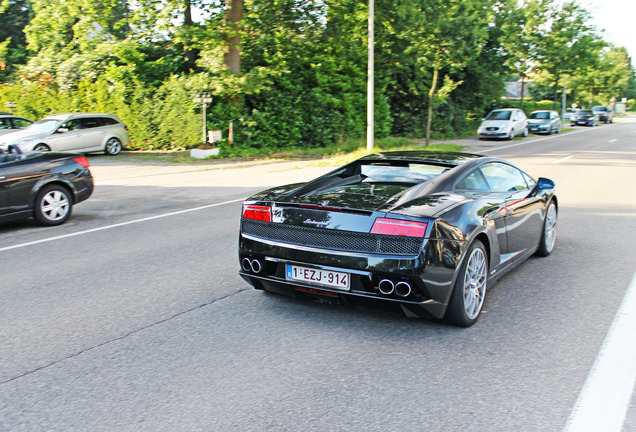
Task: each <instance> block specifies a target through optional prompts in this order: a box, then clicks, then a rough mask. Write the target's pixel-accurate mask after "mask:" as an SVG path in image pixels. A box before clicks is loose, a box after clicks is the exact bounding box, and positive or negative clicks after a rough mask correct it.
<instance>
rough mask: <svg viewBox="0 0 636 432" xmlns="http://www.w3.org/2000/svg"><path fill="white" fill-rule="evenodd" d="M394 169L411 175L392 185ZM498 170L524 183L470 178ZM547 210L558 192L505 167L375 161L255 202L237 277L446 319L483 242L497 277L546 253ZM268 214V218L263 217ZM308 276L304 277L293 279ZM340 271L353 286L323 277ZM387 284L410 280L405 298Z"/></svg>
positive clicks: (447, 158) (460, 159) (465, 158)
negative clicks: (469, 260) (470, 253)
mask: <svg viewBox="0 0 636 432" xmlns="http://www.w3.org/2000/svg"><path fill="white" fill-rule="evenodd" d="M393 168H398V169H400V170H402V171H403V172H404V173H409V172H411V174H412V175H413V177H408V176H402V175H397V176H394V177H393V178H392V179H391V178H390V176H386V175H385V174H387V173H388V172H389V171H390V170H391V169H393ZM501 168H505V170H508V171H510V172H512V173H513V174H514V175H516V176H517V179H516V180H517V183H518V186H515V187H512V188H509V187H508V185H507V184H502V186H501V187H497V186H496V185H495V186H490V187H488V188H486V187H485V186H483V185H482V186H479V185H477V186H476V187H473V186H475V185H476V183H474V181H473V180H474V179H473V177H475V176H477V175H481V174H479V173H481V172H482V171H484V172H488V170H490V172H491V174H493V173H494V174H496V173H497V172H496V170H498V169H501ZM427 176H430V178H427ZM488 178H489V179H490V180H489V181H490V182H491V183H493V184H494V182H496V181H497V176H494V175H491V176H490V177H488ZM504 180H505V179H504ZM504 180H502V181H504ZM486 186H487V185H486ZM480 188H481V189H482V190H480ZM502 188H503V189H502ZM486 189H488V190H486ZM550 202H556V196H555V195H554V183H552V182H551V181H549V180H545V181H539V182H537V181H535V180H534V179H532V177H530V176H529V175H528V174H526V173H525V172H523V171H521V170H520V169H518V168H517V167H514V166H513V165H511V164H510V163H508V162H506V161H504V160H501V159H498V158H492V157H483V156H479V155H471V154H465V153H432V152H389V153H383V154H376V155H370V156H367V157H364V158H362V159H359V160H357V161H355V162H352V163H351V164H348V165H346V166H344V167H342V168H339V169H337V170H334V171H332V172H331V173H328V174H326V175H324V176H322V177H319V178H318V179H316V180H313V181H311V182H308V183H303V184H294V185H289V186H283V187H278V188H273V189H270V190H268V191H265V192H262V193H259V194H256V195H254V196H252V197H250V198H248V199H247V200H246V201H245V202H244V213H243V217H242V219H241V232H240V236H239V261H240V263H241V270H240V272H239V274H240V275H241V276H242V277H243V278H244V279H245V280H246V281H247V282H249V283H250V284H251V285H253V286H254V287H255V288H257V289H264V290H267V291H273V292H278V293H283V294H287V295H291V296H305V297H310V298H312V299H315V300H319V301H324V302H340V303H345V304H353V305H356V304H364V305H369V304H373V305H376V306H380V307H384V308H392V309H397V310H401V311H402V312H404V313H405V314H407V315H408V316H422V317H433V318H442V317H444V314H445V312H446V309H447V307H448V303H449V299H450V297H451V293H452V291H453V286H454V284H455V281H456V278H457V277H458V273H459V268H460V266H461V263H462V262H463V261H464V260H465V259H466V258H465V257H466V251H467V250H468V249H469V247H470V245H471V244H473V243H474V242H475V240H477V239H479V241H480V242H481V243H483V244H484V245H485V246H486V248H487V251H488V259H489V263H490V271H489V279H490V280H495V279H497V278H498V277H499V276H500V275H502V274H504V273H505V272H506V271H507V270H509V269H511V268H512V267H514V266H515V265H516V264H518V263H519V262H521V261H522V260H524V259H525V258H527V257H528V256H530V255H532V254H533V253H534V252H535V251H537V248H538V246H539V243H540V241H541V233H542V230H543V226H544V220H545V218H546V209H547V206H548V204H549V203H550ZM259 212H263V213H267V216H265V218H264V219H263V220H259V218H260V214H259ZM378 224H379V226H380V227H383V226H388V227H389V229H393V227H394V226H397V227H398V228H399V227H400V226H401V225H404V226H407V228H405V230H413V233H417V235H412V234H411V233H410V231H409V234H404V233H400V234H398V235H395V232H391V231H383V230H382V229H379V230H376V227H378ZM411 226H412V227H411ZM295 267H296V268H295ZM307 270H309V271H308V272H307V273H305V274H302V275H300V276H301V277H302V280H300V279H298V278H297V277H296V276H297V275H295V274H290V271H294V272H306V271H307ZM312 271H313V272H314V273H313V274H312ZM340 274H346V275H349V282H350V285H349V286H348V287H340V286H332V285H330V284H329V283H325V281H324V280H323V279H322V277H323V276H326V277H330V278H331V277H335V278H336V279H337V278H338V277H339V276H338V275H340ZM314 276H315V278H314ZM345 278H346V277H345ZM384 280H389V281H390V282H391V284H393V285H394V286H396V288H397V286H398V284H400V283H403V284H402V285H400V286H401V288H402V290H401V291H399V290H397V289H395V290H391V292H384V293H383V292H382V291H383V290H382V289H381V288H382V285H381V284H382V281H384ZM327 282H329V281H327ZM407 286H408V289H407ZM384 291H389V290H384Z"/></svg>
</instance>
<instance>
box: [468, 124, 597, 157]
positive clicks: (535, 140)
mask: <svg viewBox="0 0 636 432" xmlns="http://www.w3.org/2000/svg"><path fill="white" fill-rule="evenodd" d="M589 131H590V130H585V129H581V130H577V131H573V132H568V133H567V134H568V136H570V135H575V134H578V133H583V132H589ZM559 136H561V134H557V135H550V136H547V137H545V138H539V139H534V140H532V141H525V140H524V141H521V142H518V143H517V144H510V145H507V146H503V147H493V148H490V149H486V150H477V151H478V152H479V153H488V152H491V151H495V150H503V149H507V148H510V147H517V146H520V145H527V144H532V143H536V142H539V141H545V140H549V139H554V138H558V137H559Z"/></svg>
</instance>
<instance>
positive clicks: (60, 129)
mask: <svg viewBox="0 0 636 432" xmlns="http://www.w3.org/2000/svg"><path fill="white" fill-rule="evenodd" d="M66 132H68V128H58V130H56V131H55V133H66Z"/></svg>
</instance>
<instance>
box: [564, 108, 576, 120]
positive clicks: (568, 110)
mask: <svg viewBox="0 0 636 432" xmlns="http://www.w3.org/2000/svg"><path fill="white" fill-rule="evenodd" d="M577 111H578V110H577V109H575V108H566V109H565V114H564V115H563V120H564V121H568V120H570V119H571V118H572V116H573V115H574V114H575V113H576V112H577Z"/></svg>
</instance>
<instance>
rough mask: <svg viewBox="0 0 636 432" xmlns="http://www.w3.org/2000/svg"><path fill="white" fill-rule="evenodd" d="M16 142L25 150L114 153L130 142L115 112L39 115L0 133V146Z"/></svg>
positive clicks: (126, 130) (124, 126) (4, 148)
mask: <svg viewBox="0 0 636 432" xmlns="http://www.w3.org/2000/svg"><path fill="white" fill-rule="evenodd" d="M12 144H13V145H16V146H18V147H19V148H20V150H22V151H23V152H26V151H32V150H34V151H62V152H66V151H74V152H82V153H91V152H104V153H106V154H107V155H111V156H115V155H118V154H119V153H120V152H121V150H122V148H124V147H126V146H128V145H129V144H130V139H129V138H128V127H127V126H126V125H125V124H124V123H122V121H121V120H120V119H119V117H117V116H116V115H112V114H91V113H69V114H55V115H50V116H48V117H45V118H43V119H42V120H40V121H37V122H35V123H33V124H32V125H30V126H28V127H26V128H24V129H21V130H19V131H17V132H12V133H8V134H6V135H2V136H0V149H2V150H5V151H6V150H7V148H8V146H9V145H12Z"/></svg>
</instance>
